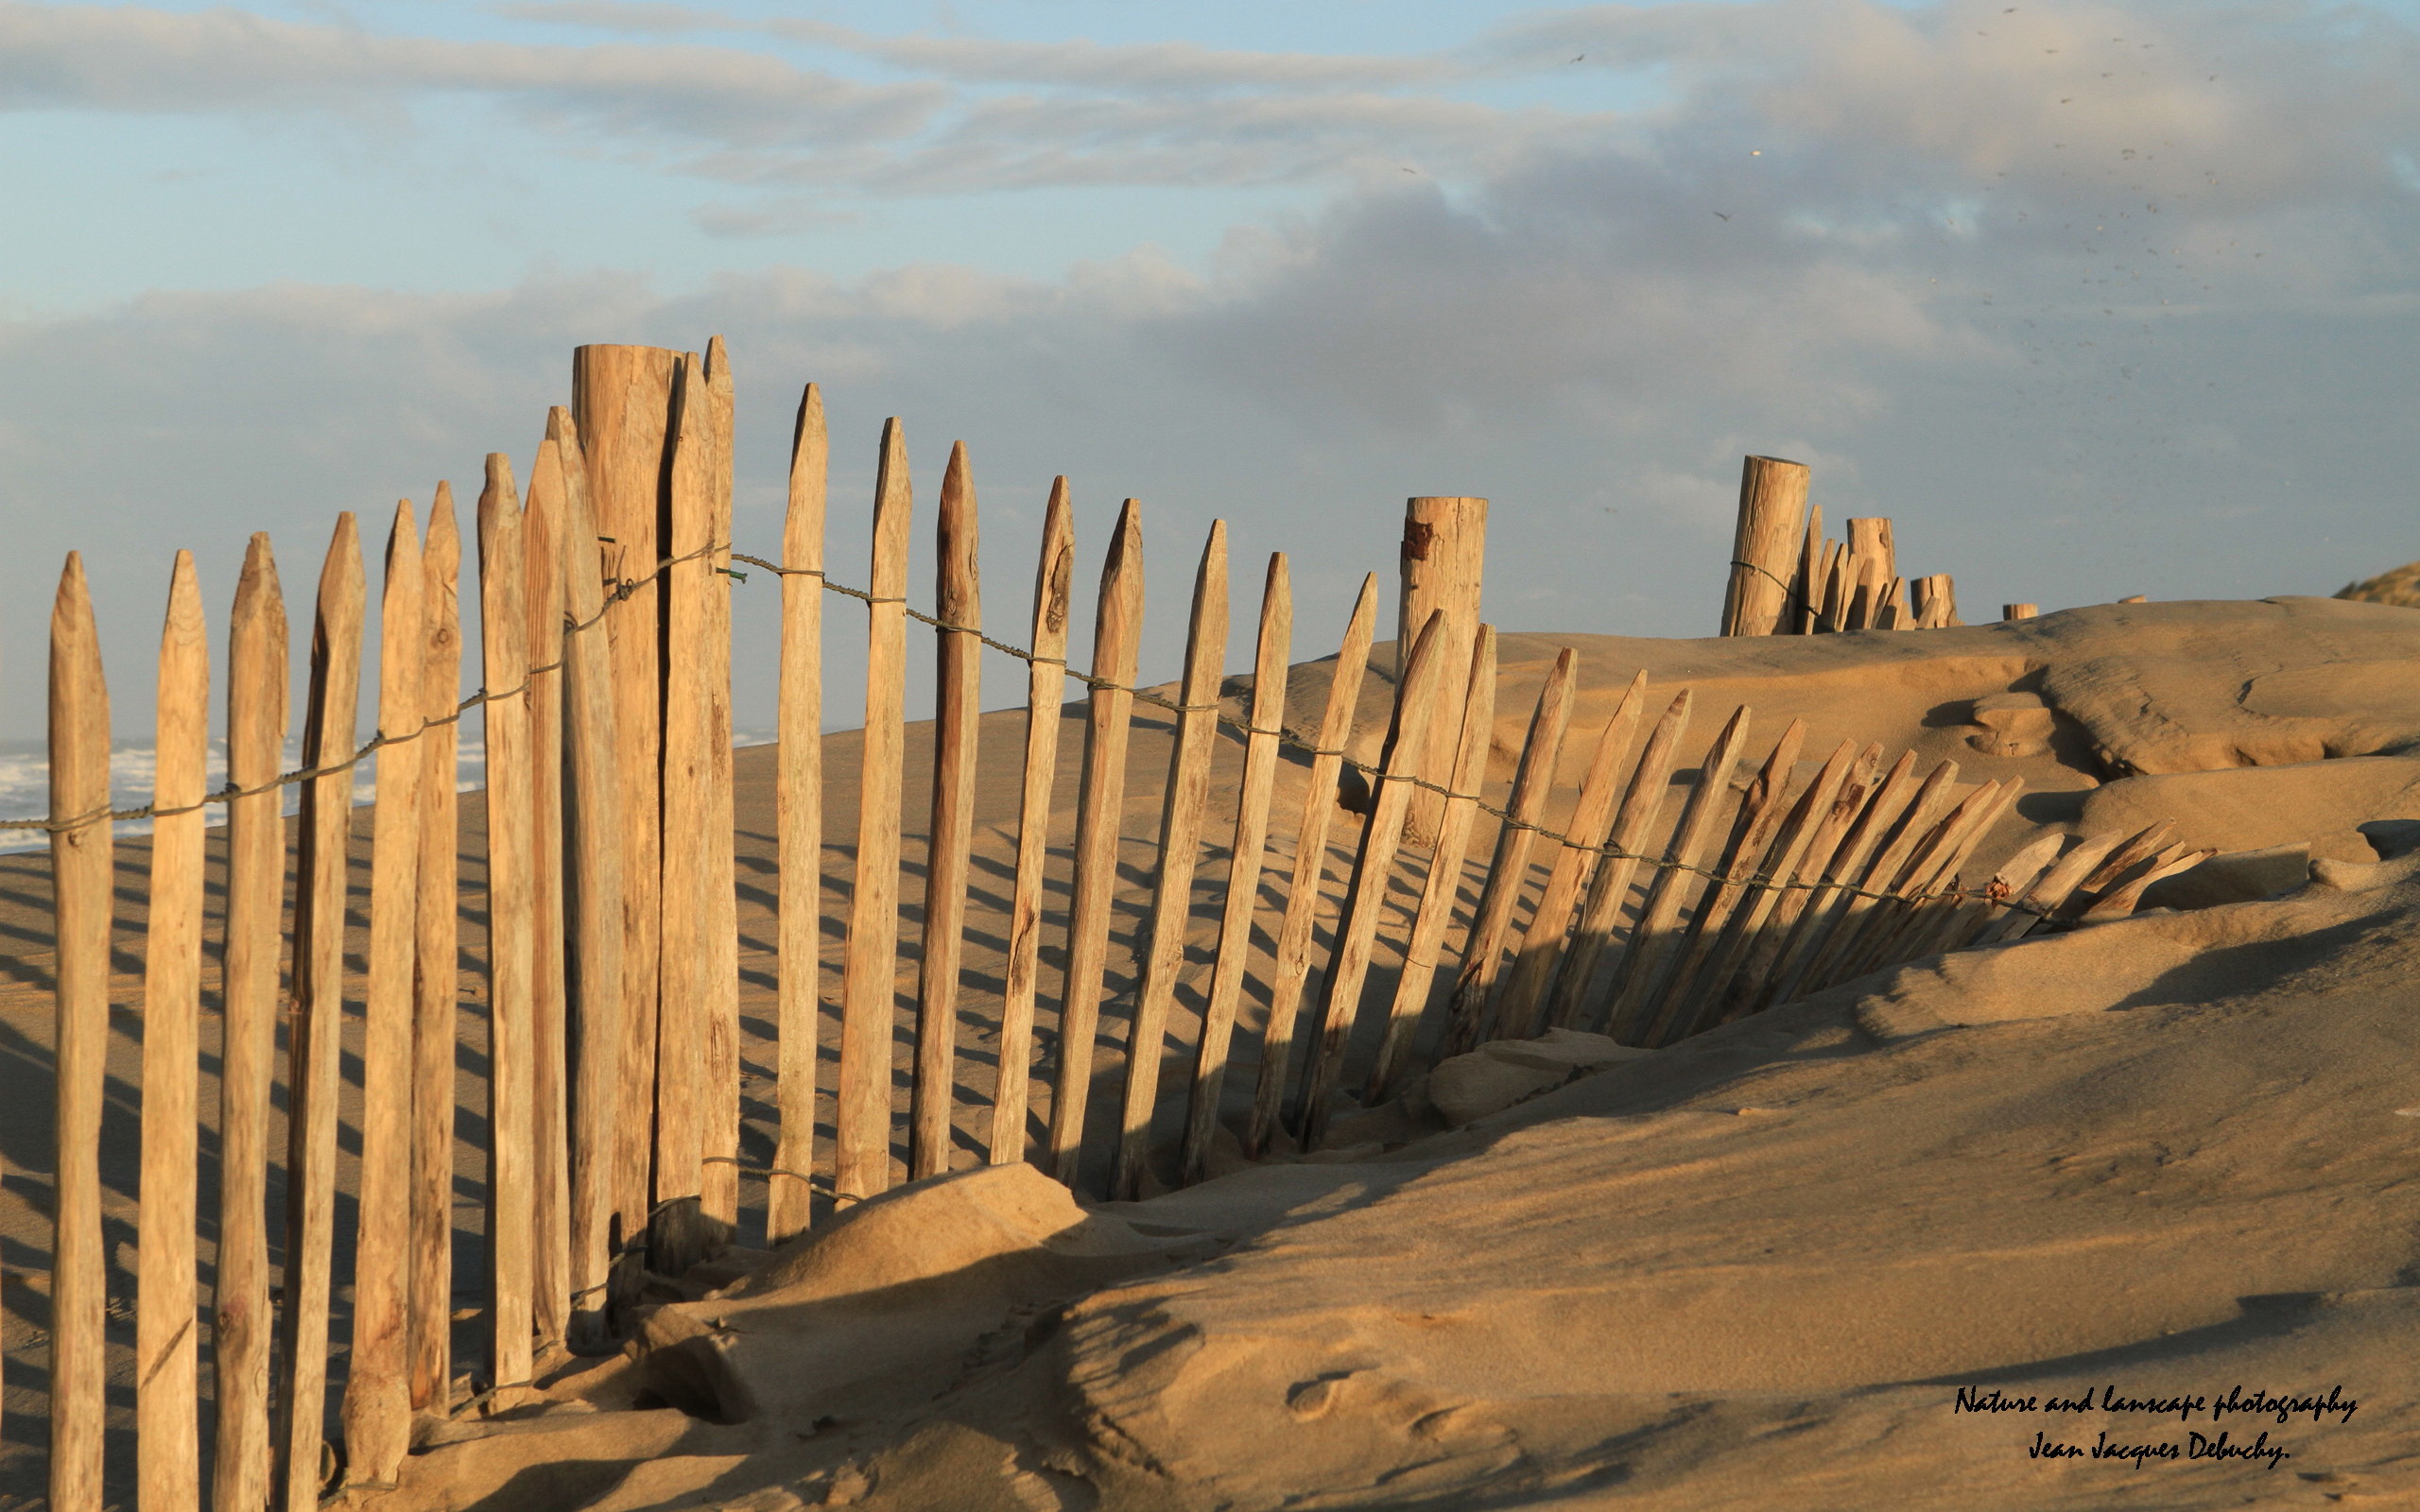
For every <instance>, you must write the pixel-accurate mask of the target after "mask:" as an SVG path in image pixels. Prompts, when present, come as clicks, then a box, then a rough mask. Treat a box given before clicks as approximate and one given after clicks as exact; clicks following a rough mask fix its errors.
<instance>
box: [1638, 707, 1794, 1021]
mask: <svg viewBox="0 0 2420 1512" xmlns="http://www.w3.org/2000/svg"><path fill="white" fill-rule="evenodd" d="M1805 744H1806V721H1805V720H1804V719H1793V720H1791V721H1790V722H1789V726H1788V728H1786V729H1784V730H1782V735H1781V739H1780V740H1778V741H1776V742H1774V744H1773V748H1772V753H1771V754H1769V755H1768V756H1767V757H1766V758H1765V765H1764V766H1763V768H1762V769H1761V770H1759V771H1758V772H1757V774H1756V777H1755V781H1754V782H1751V783H1750V784H1749V787H1748V791H1747V792H1746V793H1745V794H1743V795H1742V796H1741V798H1740V801H1739V813H1738V816H1737V819H1735V820H1734V821H1733V824H1732V827H1731V840H1730V843H1729V844H1728V845H1726V846H1724V847H1723V851H1722V859H1721V860H1720V862H1718V863H1717V864H1716V867H1715V870H1716V872H1717V875H1716V876H1714V877H1709V878H1707V879H1706V883H1705V888H1704V891H1703V892H1702V893H1701V894H1700V895H1699V897H1698V906H1697V909H1696V912H1695V913H1694V914H1693V915H1692V916H1691V918H1690V919H1689V922H1688V927H1687V928H1686V929H1685V931H1683V932H1682V936H1681V938H1680V940H1679V942H1678V944H1677V946H1676V947H1675V956H1676V959H1675V961H1674V963H1673V965H1672V967H1671V968H1670V969H1669V970H1668V971H1666V972H1665V973H1664V984H1663V986H1662V987H1661V988H1659V989H1656V990H1655V991H1654V992H1653V993H1652V994H1651V996H1650V997H1649V998H1647V999H1646V1000H1645V1003H1644V1005H1643V1006H1642V1008H1641V1011H1640V1017H1641V1018H1642V1020H1643V1021H1644V1022H1646V1024H1647V1042H1648V1043H1649V1044H1651V1045H1663V1044H1668V1043H1669V1042H1670V1040H1671V1038H1672V1031H1673V1030H1674V1029H1676V1028H1677V1027H1678V1026H1679V1025H1680V1024H1681V1023H1683V1022H1686V1020H1687V1019H1689V1018H1691V1017H1693V1015H1691V1014H1689V1013H1688V1011H1687V1002H1688V995H1689V991H1690V988H1692V986H1693V985H1694V983H1695V980H1696V978H1697V975H1698V972H1699V971H1700V970H1701V969H1702V968H1703V966H1704V965H1705V963H1706V957H1707V956H1708V955H1709V954H1712V952H1713V950H1714V948H1715V946H1716V945H1717V944H1719V943H1720V940H1721V938H1722V936H1723V935H1724V934H1725V933H1726V931H1727V929H1728V926H1729V924H1730V921H1731V916H1732V914H1733V913H1735V912H1736V911H1737V910H1738V909H1739V907H1740V906H1741V905H1742V904H1743V903H1744V902H1746V901H1747V898H1748V889H1749V886H1750V879H1751V878H1753V877H1754V876H1755V874H1756V872H1757V870H1758V868H1760V867H1761V865H1762V864H1763V861H1764V858H1765V851H1766V848H1767V847H1769V846H1770V845H1772V838H1773V833H1774V832H1775V831H1777V830H1779V829H1780V828H1781V825H1782V821H1783V820H1784V819H1785V818H1787V817H1789V812H1790V809H1789V799H1790V783H1791V781H1792V779H1793V778H1794V776H1795V774H1796V771H1797V767H1798V751H1799V747H1801V746H1803V745H1805Z"/></svg>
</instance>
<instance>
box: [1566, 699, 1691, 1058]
mask: <svg viewBox="0 0 2420 1512" xmlns="http://www.w3.org/2000/svg"><path fill="white" fill-rule="evenodd" d="M1694 702H1695V696H1694V695H1693V694H1692V693H1691V692H1690V690H1689V689H1687V688H1683V689H1682V690H1681V691H1680V692H1679V693H1677V694H1675V695H1673V697H1672V701H1671V703H1669V704H1668V705H1667V706H1666V707H1665V710H1664V713H1663V715H1662V717H1660V718H1658V719H1657V720H1656V721H1655V728H1654V729H1653V730H1651V731H1650V732H1649V733H1648V736H1647V748H1646V749H1644V750H1642V751H1640V752H1639V754H1638V765H1636V766H1635V767H1634V768H1632V770H1631V774H1630V782H1629V784H1628V785H1627V786H1625V787H1624V788H1623V789H1622V801H1621V807H1620V808H1619V809H1618V810H1616V813H1615V815H1614V828H1613V833H1611V834H1610V835H1608V836H1607V837H1606V842H1605V843H1606V845H1607V846H1608V847H1609V848H1610V849H1609V851H1608V852H1607V854H1606V856H1605V859H1604V860H1603V861H1601V862H1600V863H1599V864H1598V867H1597V871H1596V874H1595V875H1594V876H1592V877H1590V878H1589V879H1588V896H1587V897H1586V899H1584V900H1583V901H1582V903H1581V905H1580V922H1579V923H1578V924H1577V925H1575V926H1573V929H1572V934H1571V942H1570V944H1569V945H1568V946H1567V947H1566V948H1565V949H1564V956H1563V963H1562V965H1561V966H1560V967H1559V968H1558V969H1557V971H1556V972H1555V979H1554V988H1553V990H1552V991H1551V992H1550V993H1548V994H1547V1022H1548V1023H1551V1024H1554V1025H1556V1026H1557V1027H1568V1026H1570V1025H1574V1024H1577V1023H1579V1022H1581V1020H1582V1016H1583V1015H1584V1014H1586V1013H1588V1012H1589V1011H1590V1010H1591V1009H1593V1007H1594V1006H1595V1005H1596V1004H1597V1003H1598V1002H1599V1001H1600V1000H1601V999H1602V998H1603V997H1604V996H1605V995H1606V993H1607V992H1608V991H1609V990H1610V988H1609V987H1608V986H1606V985H1605V984H1606V981H1607V979H1609V978H1610V977H1611V975H1612V973H1613V972H1614V971H1616V970H1617V969H1618V968H1619V967H1620V965H1621V961H1622V953H1621V952H1619V951H1617V950H1616V949H1615V948H1614V929H1615V926H1616V925H1617V924H1618V923H1620V921H1621V916H1622V910H1623V909H1624V908H1625V907H1626V906H1628V904H1629V902H1630V885H1631V879H1632V878H1634V877H1635V876H1636V875H1637V874H1638V867H1639V863H1640V862H1641V861H1642V860H1644V859H1645V857H1646V855H1647V847H1648V846H1649V845H1650V844H1651V843H1652V841H1653V839H1654V836H1655V833H1656V830H1657V829H1658V827H1659V826H1660V824H1661V823H1662V820H1663V816H1664V803H1665V799H1667V797H1668V796H1669V794H1670V792H1671V784H1672V765H1673V763H1674V762H1675V761H1677V760H1678V759H1679V757H1680V752H1681V740H1682V737H1684V736H1685V735H1686V734H1687V733H1688V729H1689V713H1690V711H1691V709H1692V708H1693V707H1694Z"/></svg>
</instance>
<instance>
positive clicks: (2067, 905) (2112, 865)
mask: <svg viewBox="0 0 2420 1512" xmlns="http://www.w3.org/2000/svg"><path fill="white" fill-rule="evenodd" d="M2175 833H2176V821H2175V820H2173V819H2163V820H2161V821H2160V822H2159V823H2157V824H2154V825H2152V826H2150V827H2149V828H2147V829H2145V830H2143V831H2142V832H2141V833H2138V834H2135V835H2133V836H2131V837H2129V838H2128V839H2127V841H2126V843H2125V844H2123V845H2121V846H2119V847H2118V849H2117V850H2115V851H2111V852H2110V853H2109V856H2108V859H2106V860H2104V861H2102V862H2101V863H2100V865H2099V866H2097V867H2095V868H2092V870H2091V871H2090V872H2089V873H2088V874H2086V875H2085V877H2084V879H2083V882H2081V883H2078V884H2077V885H2076V889H2075V891H2074V892H2072V893H2070V894H2068V896H2067V900H2066V902H2064V903H2062V904H2061V905H2060V907H2059V911H2058V912H2057V913H2056V914H2054V915H2053V916H2052V917H2053V918H2054V919H2059V920H2060V921H2062V922H2064V921H2066V920H2067V919H2074V918H2076V917H2078V916H2079V915H2081V914H2083V911H2084V910H2085V909H2086V908H2088V907H2090V906H2091V905H2092V904H2093V903H2094V902H2097V901H2099V899H2100V895H2101V894H2102V893H2103V892H2105V891H2107V890H2108V889H2109V888H2111V887H2113V886H2115V885H2117V884H2118V879H2119V878H2120V877H2122V876H2124V875H2125V874H2126V873H2127V872H2128V871H2129V870H2131V869H2132V868H2135V866H2137V865H2138V864H2140V863H2141V862H2143V861H2145V860H2147V859H2148V858H2150V857H2152V856H2155V855H2157V854H2159V852H2160V851H2163V850H2165V849H2166V848H2167V846H2168V842H2169V838H2170V837H2171V836H2173V835H2174V834H2175Z"/></svg>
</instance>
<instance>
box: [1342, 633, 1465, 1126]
mask: <svg viewBox="0 0 2420 1512" xmlns="http://www.w3.org/2000/svg"><path fill="white" fill-rule="evenodd" d="M1463 682H1464V692H1463V695H1462V708H1461V718H1460V719H1459V720H1456V721H1454V723H1456V724H1457V725H1459V726H1460V730H1461V735H1460V739H1459V740H1458V741H1457V742H1456V745H1455V750H1454V769H1453V771H1452V772H1451V773H1450V774H1448V776H1447V779H1446V785H1447V786H1449V787H1450V788H1451V789H1452V790H1453V792H1454V794H1455V795H1456V796H1454V797H1453V798H1450V799H1446V800H1445V806H1444V810H1443V813H1442V814H1441V816H1439V821H1438V827H1437V831H1438V833H1437V847H1436V851H1435V852H1434V853H1433V854H1432V855H1431V856H1430V857H1429V862H1428V875H1427V876H1426V878H1425V879H1424V880H1423V882H1422V884H1421V888H1420V906H1419V908H1418V910H1417V911H1416V912H1415V913H1414V914H1413V915H1412V923H1411V934H1410V935H1409V937H1408V938H1406V940H1405V941H1404V948H1403V971H1401V973H1400V974H1398V975H1397V976H1396V978H1395V991H1394V998H1393V1000H1392V1002H1391V1003H1389V1004H1388V1005H1387V1017H1386V1030H1385V1033H1384V1034H1383V1035H1382V1036H1381V1037H1380V1039H1379V1041H1378V1054H1377V1057H1376V1058H1375V1059H1374V1060H1373V1061H1372V1062H1371V1065H1370V1079H1369V1082H1368V1084H1367V1085H1366V1086H1365V1087H1364V1088H1363V1090H1362V1092H1361V1101H1362V1102H1363V1104H1365V1105H1367V1106H1372V1107H1374V1106H1376V1105H1377V1104H1379V1103H1381V1102H1384V1101H1385V1100H1386V1099H1387V1097H1388V1096H1389V1095H1390V1094H1392V1091H1393V1090H1394V1085H1395V1082H1396V1079H1397V1078H1398V1077H1400V1076H1401V1075H1402V1074H1403V1072H1404V1070H1405V1069H1406V1067H1407V1065H1408V1064H1409V1058H1410V1055H1411V1044H1412V1039H1413V1037H1414V1036H1415V1035H1416V1034H1417V1033H1418V1032H1419V1029H1420V1021H1421V1017H1422V1015H1423V1014H1425V1013H1426V1011H1427V1008H1428V997H1429V988H1431V987H1432V986H1433V985H1434V984H1435V981H1436V977H1437V963H1438V957H1439V955H1440V954H1443V947H1444V943H1445V933H1446V931H1447V929H1448V928H1450V927H1451V926H1452V923H1453V919H1454V915H1455V913H1456V911H1457V910H1458V909H1459V908H1460V906H1461V898H1462V881H1463V877H1462V869H1463V866H1462V864H1463V862H1464V861H1465V860H1466V859H1467V858H1468V855H1469V852H1470V844H1471V827H1472V823H1473V821H1474V820H1476V819H1477V818H1478V793H1479V791H1480V789H1481V788H1483V787H1484V786H1486V783H1487V757H1488V749H1489V747H1490V746H1491V745H1492V744H1493V743H1494V739H1495V626H1493V625H1481V626H1480V627H1478V639H1477V640H1476V641H1474V642H1473V643H1472V644H1471V665H1470V674H1469V676H1468V677H1467V678H1465V679H1463ZM1438 705H1439V707H1440V708H1441V709H1443V708H1444V707H1446V704H1445V700H1444V696H1443V694H1440V695H1439V696H1438Z"/></svg>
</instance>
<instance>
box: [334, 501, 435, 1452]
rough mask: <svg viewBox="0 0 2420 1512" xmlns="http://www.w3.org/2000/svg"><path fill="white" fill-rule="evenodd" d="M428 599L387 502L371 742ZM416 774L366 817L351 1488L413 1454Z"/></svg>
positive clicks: (414, 715) (349, 1386)
mask: <svg viewBox="0 0 2420 1512" xmlns="http://www.w3.org/2000/svg"><path fill="white" fill-rule="evenodd" d="M424 590H425V584H424V583H423V575H422V567H421V552H420V531H419V528H418V525H417V523H416V522H415V521H414V520H413V519H412V507H411V505H410V503H409V502H408V501H406V502H405V503H401V504H398V505H396V506H395V519H394V524H393V526H392V527H391V529H390V530H389V533H388V537H387V564H386V573H385V582H384V583H383V584H382V585H381V592H380V603H379V613H378V733H379V734H381V735H383V736H387V737H389V738H391V739H394V740H397V741H406V740H407V739H408V737H410V736H412V735H413V734H415V733H416V732H417V731H418V730H420V724H421V694H422V687H421V669H420V658H421V652H422V650H423V648H424V646H425V643H426V629H425V627H424V626H423V623H422V621H423V598H424ZM423 765H424V764H423V762H422V760H421V753H420V751H419V750H418V749H417V748H416V747H414V746H412V745H409V744H399V745H393V746H388V747H384V748H382V749H381V750H380V751H379V752H378V805H377V808H376V810H375V811H374V812H373V814H372V821H371V822H372V829H371V841H370V844H371V851H370V971H369V975H368V977H367V978H366V979H365V980H364V982H363V984H362V1045H361V1177H360V1190H359V1197H360V1202H359V1206H358V1209H357V1211H356V1223H357V1225H358V1228H357V1230H356V1237H355V1240H354V1302H353V1351H352V1355H351V1359H350V1363H349V1366H348V1368H347V1371H346V1374H345V1385H344V1447H345V1478H346V1479H347V1480H348V1481H349V1482H352V1483H354V1484H362V1483H368V1484H372V1485H391V1484H392V1483H393V1482H394V1479H395V1475H396V1472H397V1470H398V1469H401V1467H402V1465H403V1462H404V1455H405V1454H406V1453H407V1452H409V1451H410V1449H411V1424H412V1396H411V1359H410V1352H409V1339H408V1332H409V1320H408V1314H409V1311H410V1305H411V1300H410V1283H409V1280H408V1278H409V1265H410V1254H409V1251H410V1246H411V1164H412V1151H411V1138H412V1127H411V1125H412V1087H411V1070H412V936H413V931H414V926H415V924H416V923H417V922H418V911H419V904H420V899H419V885H418V878H417V876H416V873H417V871H418V869H419V864H420V835H419V833H418V832H419V828H420V779H421V772H422V767H423Z"/></svg>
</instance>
